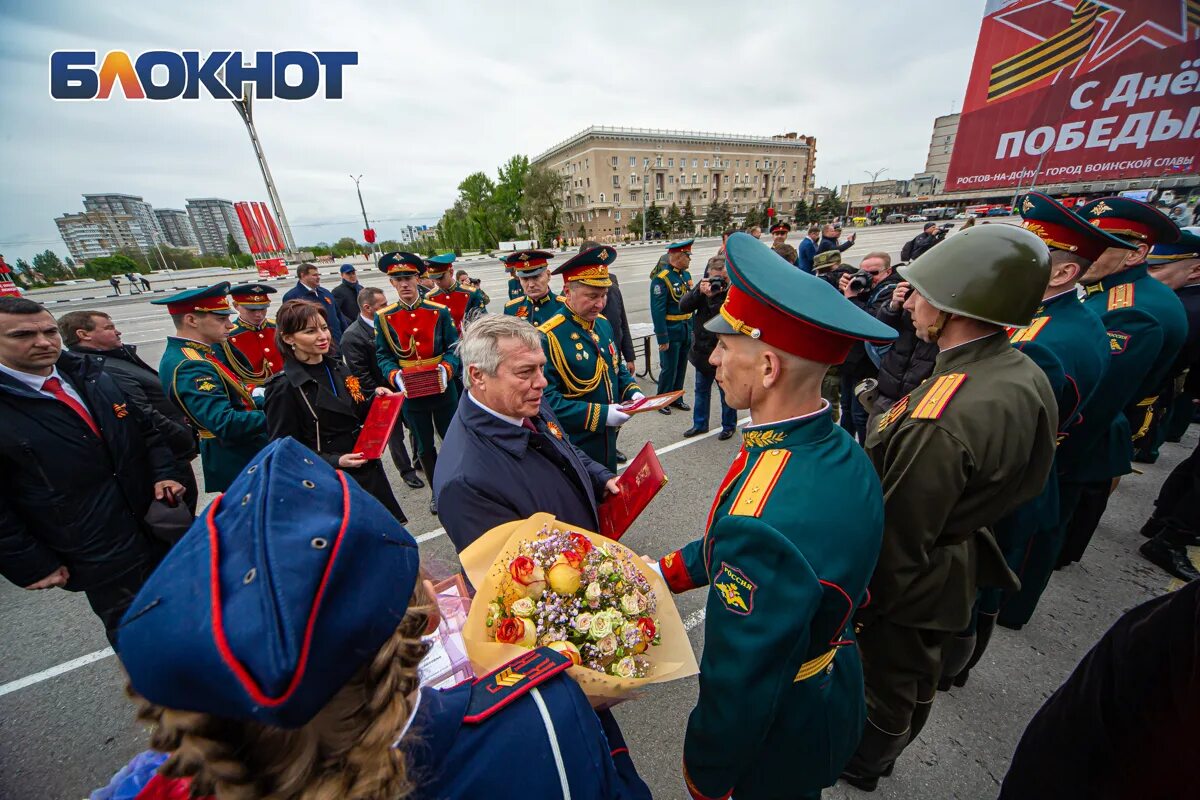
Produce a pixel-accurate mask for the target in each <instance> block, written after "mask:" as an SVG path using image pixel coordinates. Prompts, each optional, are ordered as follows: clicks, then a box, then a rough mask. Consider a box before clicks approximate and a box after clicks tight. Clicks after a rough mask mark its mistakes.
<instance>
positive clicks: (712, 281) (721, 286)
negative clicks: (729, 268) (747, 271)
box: [708, 278, 729, 292]
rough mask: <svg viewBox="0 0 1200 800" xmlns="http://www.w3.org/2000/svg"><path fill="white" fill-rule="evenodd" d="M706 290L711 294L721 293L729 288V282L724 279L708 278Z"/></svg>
mask: <svg viewBox="0 0 1200 800" xmlns="http://www.w3.org/2000/svg"><path fill="white" fill-rule="evenodd" d="M708 288H709V290H711V291H712V292H723V291H725V290H726V289H728V288H729V282H728V281H726V280H725V279H724V278H709V279H708Z"/></svg>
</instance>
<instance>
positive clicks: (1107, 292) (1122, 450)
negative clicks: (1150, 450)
mask: <svg viewBox="0 0 1200 800" xmlns="http://www.w3.org/2000/svg"><path fill="white" fill-rule="evenodd" d="M1079 216H1081V217H1083V218H1084V219H1085V220H1087V221H1088V222H1089V223H1091V224H1092V225H1095V226H1096V227H1098V228H1100V229H1101V230H1103V231H1107V232H1108V233H1111V234H1113V235H1114V236H1117V237H1118V238H1120V239H1123V240H1125V241H1126V242H1127V243H1128V244H1130V245H1133V247H1134V248H1135V249H1134V250H1129V249H1120V248H1116V247H1113V248H1110V249H1109V250H1108V251H1106V252H1105V253H1104V254H1103V255H1102V256H1100V257H1099V258H1098V259H1096V261H1095V262H1094V263H1093V264H1092V268H1091V269H1090V270H1088V273H1087V275H1086V276H1084V280H1083V283H1084V287H1085V290H1086V295H1085V297H1084V300H1083V303H1084V305H1085V306H1087V307H1088V308H1089V309H1091V310H1092V311H1094V312H1095V313H1096V314H1097V315H1098V316H1099V317H1100V320H1101V322H1103V323H1104V327H1105V329H1106V330H1107V331H1108V344H1109V355H1110V357H1111V358H1110V361H1109V367H1108V372H1107V373H1106V374H1105V376H1104V379H1103V381H1101V383H1100V386H1099V388H1098V389H1097V390H1096V398H1095V399H1094V400H1093V401H1092V404H1091V412H1092V413H1091V414H1089V415H1088V416H1087V417H1086V418H1085V419H1084V421H1083V425H1082V426H1080V431H1079V432H1078V434H1077V435H1079V436H1080V438H1082V439H1084V440H1085V441H1084V445H1083V446H1084V447H1085V448H1086V450H1087V455H1086V456H1085V457H1084V458H1083V459H1082V463H1081V465H1080V467H1079V469H1078V470H1076V471H1074V473H1073V474H1072V476H1071V477H1072V483H1074V484H1076V485H1077V486H1078V487H1079V490H1078V492H1077V493H1076V494H1075V496H1073V497H1072V496H1068V495H1067V494H1065V493H1064V494H1063V496H1062V498H1061V500H1060V502H1061V503H1062V504H1063V513H1064V515H1066V516H1067V517H1069V521H1068V523H1067V530H1066V533H1065V541H1064V543H1063V547H1062V551H1061V553H1060V554H1059V560H1058V563H1059V566H1065V565H1067V564H1070V563H1071V562H1073V561H1079V560H1080V559H1081V558H1083V553H1084V551H1085V550H1086V549H1087V546H1088V543H1089V542H1090V541H1091V539H1092V534H1093V533H1095V531H1096V527H1097V526H1098V525H1099V524H1100V518H1101V517H1102V516H1103V515H1104V509H1105V508H1106V507H1107V506H1108V497H1109V495H1110V494H1111V493H1112V491H1113V490H1114V489H1115V488H1116V482H1117V481H1119V480H1120V478H1121V476H1122V475H1127V474H1129V472H1130V471H1131V470H1132V464H1131V463H1130V462H1131V460H1132V458H1133V440H1134V439H1135V438H1137V437H1138V436H1139V435H1141V434H1142V433H1144V431H1143V427H1145V426H1148V425H1149V421H1150V419H1152V415H1153V410H1154V403H1155V400H1156V398H1157V392H1158V390H1159V387H1160V386H1162V382H1163V380H1164V379H1165V378H1166V376H1167V373H1168V372H1169V371H1170V368H1171V364H1173V363H1174V362H1175V357H1176V355H1178V353H1179V349H1180V347H1182V346H1183V342H1184V340H1185V339H1186V338H1187V316H1186V315H1185V314H1184V312H1183V305H1182V304H1181V303H1180V302H1179V298H1178V297H1176V296H1175V293H1174V292H1172V291H1171V290H1170V289H1168V288H1167V287H1165V286H1163V285H1162V284H1161V283H1159V282H1158V281H1156V280H1154V279H1153V278H1151V277H1150V275H1149V274H1148V273H1147V271H1146V257H1147V256H1148V255H1149V254H1150V248H1151V247H1154V246H1156V245H1159V244H1173V243H1174V242H1177V241H1179V228H1178V226H1176V225H1175V223H1174V222H1172V221H1171V220H1170V219H1169V218H1168V217H1167V216H1166V215H1165V214H1163V213H1162V212H1161V211H1159V210H1158V209H1156V208H1154V207H1153V206H1150V205H1147V204H1146V203H1141V202H1138V201H1137V200H1131V199H1129V198H1128V197H1105V198H1102V199H1100V200H1093V201H1092V202H1090V203H1088V204H1087V205H1085V206H1083V207H1082V208H1081V209H1080V210H1079Z"/></svg>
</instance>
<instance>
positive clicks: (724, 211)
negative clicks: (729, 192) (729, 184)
mask: <svg viewBox="0 0 1200 800" xmlns="http://www.w3.org/2000/svg"><path fill="white" fill-rule="evenodd" d="M732 225H733V215H732V214H730V213H729V204H728V203H721V202H718V201H716V200H714V201H713V202H712V205H710V206H709V207H708V211H706V212H705V214H704V227H705V228H706V229H707V230H708V232H709V233H710V234H713V235H715V234H718V233H724V232H725V231H726V230H728V229H729V228H730V226H732Z"/></svg>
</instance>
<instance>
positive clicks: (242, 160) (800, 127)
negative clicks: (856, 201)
mask: <svg viewBox="0 0 1200 800" xmlns="http://www.w3.org/2000/svg"><path fill="white" fill-rule="evenodd" d="M983 7H984V3H983V0H975V1H972V0H953V1H947V0H940V2H927V1H926V0H906V2H903V3H897V2H882V1H878V2H870V1H868V2H859V3H846V2H826V0H820V1H818V0H792V2H784V3H779V2H775V3H769V4H768V3H729V2H705V1H701V0H693V2H687V3H667V2H648V1H647V0H638V1H637V2H624V1H623V0H602V2H591V3H578V4H576V3H563V2H524V0H516V2H511V3H497V2H474V0H464V1H461V2H453V3H447V2H430V3H422V2H405V3H384V2H366V1H365V0H363V1H361V2H329V1H328V0H324V1H323V2H309V1H305V0H295V1H293V2H287V3H268V2H248V1H247V0H239V2H229V0H205V2H198V3H146V2H127V1H126V0H117V1H112V0H110V2H106V3H102V4H101V3H94V2H86V3H85V2H59V1H58V0H2V3H0V30H2V31H3V32H4V35H3V37H2V38H0V69H2V71H3V75H4V76H5V77H4V78H3V83H0V112H2V117H0V137H3V156H2V158H3V169H2V170H0V183H2V188H3V193H2V194H0V253H3V254H4V255H5V256H6V257H7V258H8V260H9V261H10V262H11V261H15V260H16V258H17V257H25V258H29V257H30V256H31V255H32V254H33V253H35V252H40V251H41V250H44V249H46V248H47V247H49V248H50V249H53V250H55V251H56V252H58V253H59V254H60V255H65V254H66V246H65V245H64V244H63V242H62V240H61V239H60V238H59V236H58V232H57V229H56V227H55V225H54V221H53V220H54V217H56V216H58V215H60V214H62V213H63V212H68V211H70V212H77V211H80V210H81V208H82V198H81V195H83V194H84V193H97V192H125V193H129V194H135V195H142V196H143V197H145V199H146V201H147V202H149V203H151V204H152V205H154V206H156V207H160V208H183V207H184V199H185V198H188V197H213V196H216V197H222V198H226V199H229V200H234V201H236V200H265V199H266V193H265V191H264V189H263V184H262V179H261V176H260V174H259V171H258V168H257V165H256V164H255V161H254V156H253V152H252V150H251V148H250V144H249V140H248V138H247V136H246V132H245V129H244V127H243V125H242V122H241V120H240V119H239V118H238V116H237V114H236V112H235V111H234V109H233V108H232V106H231V104H230V103H228V102H221V101H215V100H211V99H206V100H202V101H199V102H185V101H172V102H149V101H137V102H129V101H126V100H124V99H122V98H121V97H120V93H119V91H118V90H114V99H111V100H109V101H94V102H76V103H63V102H55V101H53V100H51V99H50V98H49V93H48V89H47V86H48V72H49V68H48V64H49V54H50V53H51V52H52V51H54V50H60V49H77V50H97V51H100V53H101V57H103V53H104V52H106V51H108V50H117V49H119V50H125V51H127V52H129V53H130V54H131V55H133V56H134V57H136V55H137V53H140V52H142V51H145V50H151V49H165V50H200V51H202V52H205V51H210V50H213V49H218V48H221V49H234V50H237V49H240V50H244V51H248V52H253V51H256V50H287V49H295V50H357V51H358V52H359V64H358V66H355V67H350V68H348V69H347V71H346V75H345V99H344V100H341V101H326V100H323V99H313V100H308V101H304V102H284V101H266V102H262V103H259V104H257V105H256V122H257V125H258V130H259V135H260V136H261V137H262V140H263V146H264V149H265V151H266V153H267V157H268V160H269V163H270V166H271V170H272V172H273V174H274V177H275V180H276V183H277V185H278V187H279V192H280V194H281V196H282V199H283V204H284V207H285V210H286V213H287V215H288V217H289V220H290V222H291V225H292V230H293V233H294V235H295V238H296V240H297V243H298V244H311V243H315V242H318V241H334V240H335V239H337V238H338V237H340V236H346V235H349V236H355V237H360V236H361V228H362V220H361V218H360V217H359V212H358V201H357V198H356V196H355V194H354V184H353V182H352V181H351V180H350V178H349V177H348V176H349V174H350V173H354V174H356V175H357V174H359V173H362V174H363V175H364V177H363V196H364V199H365V201H366V204H367V211H368V213H369V214H370V216H371V218H372V220H374V221H376V222H377V224H376V228H377V229H378V230H379V233H380V236H381V238H388V237H390V236H394V235H395V234H396V233H397V232H398V230H399V229H400V228H401V227H403V226H404V225H406V224H420V223H432V222H435V221H436V220H437V218H438V217H439V216H440V215H441V212H442V211H443V210H444V209H445V208H447V207H448V206H450V205H451V204H452V203H453V201H454V197H455V195H456V187H457V185H458V183H459V181H460V180H462V178H463V177H465V176H466V175H468V174H469V173H471V172H474V171H476V170H484V171H486V172H487V173H488V174H490V175H492V176H493V177H494V176H495V171H496V167H497V166H498V165H499V164H500V163H502V162H503V161H504V160H506V159H507V158H508V157H509V156H511V155H513V154H514V153H524V154H527V155H529V156H530V157H534V156H536V155H537V154H539V153H541V152H542V151H544V150H546V149H547V148H549V147H550V146H551V145H553V144H555V143H556V142H559V141H561V140H563V139H565V138H567V137H569V136H571V135H573V134H575V133H577V132H578V131H579V130H581V129H583V128H585V127H587V126H588V125H592V124H602V125H623V126H635V127H648V128H673V129H682V130H701V131H715V132H720V133H739V134H752V135H764V136H769V135H772V134H777V133H783V132H786V131H797V132H799V133H801V134H807V135H813V136H816V137H817V163H816V174H817V181H818V183H819V184H825V185H830V186H834V185H840V184H842V183H844V182H845V181H846V180H847V179H851V180H854V181H860V180H866V176H865V175H864V173H863V170H865V169H871V170H876V169H879V168H880V167H888V168H889V169H888V172H887V173H885V177H900V178H908V177H911V176H912V174H913V173H914V172H917V171H920V170H922V169H923V168H924V163H925V154H926V150H927V148H928V144H929V136H930V132H931V130H932V126H933V119H934V117H936V116H938V115H940V114H946V113H949V112H950V111H951V110H952V109H953V110H958V109H959V107H960V105H961V102H962V97H963V94H964V91H965V88H966V81H967V74H968V71H969V68H970V61H971V57H972V54H973V53H974V48H975V38H976V36H977V34H978V31H979V24H980V21H981V18H982V15H983Z"/></svg>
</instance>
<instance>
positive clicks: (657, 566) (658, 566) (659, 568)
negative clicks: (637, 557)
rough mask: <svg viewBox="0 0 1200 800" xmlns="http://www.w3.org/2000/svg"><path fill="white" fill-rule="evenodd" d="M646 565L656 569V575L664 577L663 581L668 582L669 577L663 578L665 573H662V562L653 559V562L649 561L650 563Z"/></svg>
mask: <svg viewBox="0 0 1200 800" xmlns="http://www.w3.org/2000/svg"><path fill="white" fill-rule="evenodd" d="M646 566H648V567H650V569H652V570H654V573H655V574H656V575H658V577H660V578H662V580H663V583H666V582H667V579H666V578H663V574H662V564H660V563H659V562H657V561H651V562H649V563H648V564H646Z"/></svg>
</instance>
